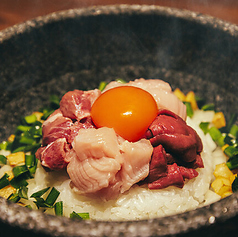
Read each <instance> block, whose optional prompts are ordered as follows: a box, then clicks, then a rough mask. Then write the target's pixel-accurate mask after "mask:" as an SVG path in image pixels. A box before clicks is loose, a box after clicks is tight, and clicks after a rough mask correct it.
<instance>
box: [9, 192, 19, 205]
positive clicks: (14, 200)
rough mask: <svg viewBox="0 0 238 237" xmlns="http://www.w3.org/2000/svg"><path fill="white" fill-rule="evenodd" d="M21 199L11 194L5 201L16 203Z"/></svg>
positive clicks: (15, 194) (16, 194)
mask: <svg viewBox="0 0 238 237" xmlns="http://www.w3.org/2000/svg"><path fill="white" fill-rule="evenodd" d="M20 199H21V198H20V197H19V196H18V193H12V194H11V195H10V196H9V197H8V199H7V200H9V201H11V202H15V203H17V202H18V201H19V200H20Z"/></svg>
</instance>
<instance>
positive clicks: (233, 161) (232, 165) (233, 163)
mask: <svg viewBox="0 0 238 237" xmlns="http://www.w3.org/2000/svg"><path fill="white" fill-rule="evenodd" d="M226 165H227V166H228V168H229V169H230V170H233V169H236V168H238V156H233V157H231V158H230V159H229V160H228V161H227V162H226Z"/></svg>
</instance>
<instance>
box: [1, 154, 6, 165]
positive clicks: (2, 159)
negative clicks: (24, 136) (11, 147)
mask: <svg viewBox="0 0 238 237" xmlns="http://www.w3.org/2000/svg"><path fill="white" fill-rule="evenodd" d="M6 164H7V157H6V156H4V155H0V166H1V165H6Z"/></svg>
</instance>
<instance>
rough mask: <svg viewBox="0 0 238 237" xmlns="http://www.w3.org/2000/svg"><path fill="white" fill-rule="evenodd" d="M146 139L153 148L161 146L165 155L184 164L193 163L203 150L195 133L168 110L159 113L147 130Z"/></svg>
mask: <svg viewBox="0 0 238 237" xmlns="http://www.w3.org/2000/svg"><path fill="white" fill-rule="evenodd" d="M146 137H147V138H148V139H150V142H151V144H152V145H153V146H154V147H156V146H158V145H159V144H161V145H162V146H163V147H164V149H165V150H166V153H169V154H170V155H172V156H173V157H174V158H175V159H176V160H178V159H179V160H181V161H184V162H194V161H195V160H196V157H197V154H199V153H200V152H201V151H202V149H203V146H202V142H201V139H200V137H199V136H198V135H197V133H196V131H195V130H194V129H192V128H191V127H190V126H188V125H187V124H186V122H185V121H184V120H183V119H181V118H180V117H179V116H178V115H176V114H174V113H173V112H171V111H168V110H161V111H160V112H159V114H158V116H157V117H156V119H155V120H154V121H153V122H152V124H151V125H150V127H149V129H148V130H147V132H146Z"/></svg>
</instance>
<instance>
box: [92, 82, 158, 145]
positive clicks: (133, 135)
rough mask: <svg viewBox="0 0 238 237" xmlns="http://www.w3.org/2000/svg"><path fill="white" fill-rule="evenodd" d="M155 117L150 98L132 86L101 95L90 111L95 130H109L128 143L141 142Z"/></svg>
mask: <svg viewBox="0 0 238 237" xmlns="http://www.w3.org/2000/svg"><path fill="white" fill-rule="evenodd" d="M157 114H158V107H157V104H156V101H155V100H154V98H153V96H152V95H151V94H150V93H148V92H147V91H145V90H143V89H140V88H137V87H133V86H120V87H116V88H113V89H110V90H108V91H106V92H104V93H102V94H101V95H100V96H99V97H98V98H97V99H96V101H95V102H94V104H93V106H92V109H91V117H92V120H93V122H94V124H95V125H96V126H97V127H109V128H113V129H114V130H115V132H116V133H117V134H118V135H120V136H121V137H123V138H124V139H126V140H128V141H131V142H135V141H138V140H139V139H141V137H142V136H143V135H144V133H145V132H146V130H147V129H148V127H149V126H150V124H151V123H152V122H153V120H154V119H155V118H156V116H157Z"/></svg>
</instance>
